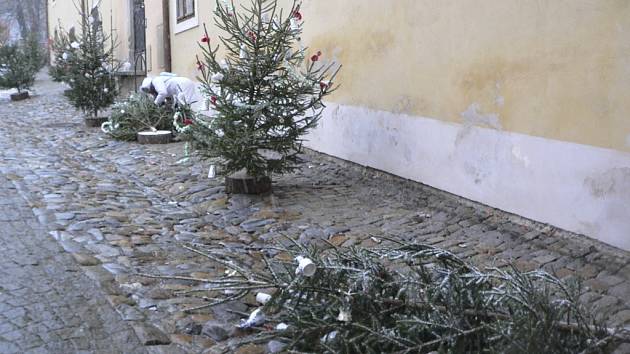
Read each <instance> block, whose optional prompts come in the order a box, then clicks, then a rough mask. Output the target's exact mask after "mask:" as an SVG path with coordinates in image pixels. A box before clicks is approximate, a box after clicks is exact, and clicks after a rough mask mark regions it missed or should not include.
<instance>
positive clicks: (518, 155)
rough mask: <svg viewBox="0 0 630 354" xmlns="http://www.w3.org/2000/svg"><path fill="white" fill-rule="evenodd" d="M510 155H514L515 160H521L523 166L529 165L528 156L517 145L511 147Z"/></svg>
mask: <svg viewBox="0 0 630 354" xmlns="http://www.w3.org/2000/svg"><path fill="white" fill-rule="evenodd" d="M512 156H514V158H516V160H518V161H520V162H522V163H523V165H524V166H525V168H528V167H529V157H527V156H526V155H525V154H523V153H522V152H521V149H520V148H519V147H518V146H513V147H512Z"/></svg>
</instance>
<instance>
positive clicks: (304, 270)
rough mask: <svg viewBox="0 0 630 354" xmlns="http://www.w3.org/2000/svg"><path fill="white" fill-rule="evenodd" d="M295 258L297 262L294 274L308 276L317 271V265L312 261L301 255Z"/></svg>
mask: <svg viewBox="0 0 630 354" xmlns="http://www.w3.org/2000/svg"><path fill="white" fill-rule="evenodd" d="M295 260H296V261H297V262H298V266H297V268H296V269H295V274H297V275H303V276H305V277H309V278H310V277H312V276H313V275H315V272H316V271H317V266H316V265H315V263H313V261H311V260H310V259H308V258H306V257H302V256H297V257H295Z"/></svg>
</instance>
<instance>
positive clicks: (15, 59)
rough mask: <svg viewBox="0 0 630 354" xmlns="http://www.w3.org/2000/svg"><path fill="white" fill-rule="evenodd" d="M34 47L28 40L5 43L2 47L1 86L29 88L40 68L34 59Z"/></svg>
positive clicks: (0, 53)
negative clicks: (18, 42) (17, 42)
mask: <svg viewBox="0 0 630 354" xmlns="http://www.w3.org/2000/svg"><path fill="white" fill-rule="evenodd" d="M32 50H33V48H32V46H31V45H30V44H29V43H28V42H23V43H20V44H5V45H3V46H1V47H0V87H3V88H15V89H17V90H18V92H22V90H27V89H29V88H30V87H31V86H32V85H33V83H34V82H35V75H36V74H37V71H38V70H39V69H40V68H39V67H38V66H37V65H36V63H37V62H36V61H34V60H32V55H33V54H34V53H33V52H32Z"/></svg>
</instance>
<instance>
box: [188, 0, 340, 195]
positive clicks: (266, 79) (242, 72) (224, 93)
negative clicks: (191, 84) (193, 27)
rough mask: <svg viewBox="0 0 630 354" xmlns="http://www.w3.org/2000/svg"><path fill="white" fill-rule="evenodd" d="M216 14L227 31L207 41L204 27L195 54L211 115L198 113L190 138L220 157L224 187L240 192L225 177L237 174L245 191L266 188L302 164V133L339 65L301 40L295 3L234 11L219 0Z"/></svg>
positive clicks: (313, 120)
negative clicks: (286, 8)
mask: <svg viewBox="0 0 630 354" xmlns="http://www.w3.org/2000/svg"><path fill="white" fill-rule="evenodd" d="M214 13H215V23H216V26H217V27H218V28H219V29H220V30H222V31H223V32H224V33H225V35H223V36H221V37H219V38H210V36H209V35H208V32H207V30H206V32H205V33H206V34H205V36H204V37H203V38H202V39H201V42H202V43H201V48H202V50H203V58H202V59H197V64H198V68H199V72H200V77H199V79H200V81H201V82H202V83H203V90H204V91H205V93H206V94H207V96H208V98H209V100H210V103H211V105H212V109H213V111H214V115H213V117H212V118H211V119H204V118H202V117H200V116H197V117H196V118H195V120H194V122H193V124H192V126H191V127H190V132H191V136H192V138H193V141H194V143H195V147H196V148H197V149H198V150H199V151H200V152H201V153H202V154H204V155H205V156H207V157H213V158H218V159H219V161H220V165H221V167H222V168H221V171H222V173H223V174H226V175H228V178H227V179H226V185H227V186H228V191H238V190H235V189H232V188H230V182H229V180H230V178H232V177H235V176H238V177H235V178H240V179H243V178H244V179H245V180H247V181H248V182H247V183H248V184H249V188H247V187H246V188H245V189H249V192H264V191H266V190H267V189H269V188H270V186H271V182H270V176H271V174H272V173H276V174H282V173H285V172H289V171H292V170H293V169H295V168H296V167H297V165H298V163H299V162H300V161H301V160H300V153H301V151H302V142H303V139H302V137H303V136H304V135H305V134H306V133H307V132H308V131H309V130H310V129H312V128H313V127H315V126H316V124H317V121H318V120H319V119H320V117H321V115H322V110H323V108H324V105H323V104H322V99H323V98H324V97H325V96H327V95H329V94H330V93H332V92H333V91H334V90H335V87H334V85H333V80H334V78H335V76H336V74H337V72H338V70H339V68H340V66H339V65H337V64H336V63H334V62H332V61H330V60H324V54H323V53H322V52H321V51H317V50H315V51H311V50H309V49H307V48H305V47H304V46H303V45H302V43H301V39H300V36H301V33H302V14H301V12H300V3H299V2H294V3H293V5H292V7H291V8H290V9H289V11H284V10H283V9H281V8H280V6H279V5H278V3H277V0H254V1H252V4H251V5H250V7H249V8H243V10H242V11H240V12H236V11H235V10H234V7H233V5H231V4H228V3H227V2H226V1H221V2H219V1H217V6H216V10H215V12H214ZM219 43H221V44H222V45H219ZM220 48H222V51H221V53H222V56H223V55H224V57H223V58H219V52H220ZM307 53H308V54H307ZM243 183H245V182H243ZM260 186H262V188H260ZM246 192H248V191H246Z"/></svg>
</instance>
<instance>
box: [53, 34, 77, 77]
mask: <svg viewBox="0 0 630 354" xmlns="http://www.w3.org/2000/svg"><path fill="white" fill-rule="evenodd" d="M75 41H76V38H75V36H74V29H71V30H70V32H66V31H65V30H64V29H63V28H62V27H61V26H58V27H57V28H56V29H55V33H54V36H53V38H52V43H51V49H52V53H53V64H52V65H51V66H50V68H49V70H48V73H49V74H50V76H51V77H52V79H53V81H56V82H67V81H68V79H69V77H68V76H69V70H70V66H69V59H70V57H71V56H73V55H74V52H75V49H73V48H72V47H71V46H70V44H71V43H72V42H75Z"/></svg>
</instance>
